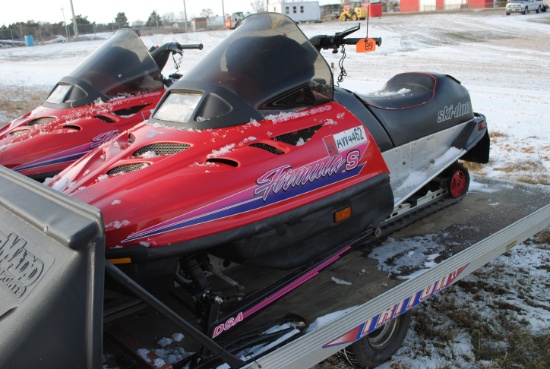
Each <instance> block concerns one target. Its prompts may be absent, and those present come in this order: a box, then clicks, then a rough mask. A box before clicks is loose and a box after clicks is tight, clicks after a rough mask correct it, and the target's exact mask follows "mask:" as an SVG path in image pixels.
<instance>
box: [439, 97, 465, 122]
mask: <svg viewBox="0 0 550 369" xmlns="http://www.w3.org/2000/svg"><path fill="white" fill-rule="evenodd" d="M471 111H472V109H471V107H470V103H469V102H467V103H466V104H463V103H458V104H457V105H456V107H455V106H454V105H451V106H445V107H444V108H443V109H442V110H440V111H439V112H438V113H437V123H443V122H446V121H448V120H450V119H453V118H458V117H462V116H464V115H467V114H470V112H471Z"/></svg>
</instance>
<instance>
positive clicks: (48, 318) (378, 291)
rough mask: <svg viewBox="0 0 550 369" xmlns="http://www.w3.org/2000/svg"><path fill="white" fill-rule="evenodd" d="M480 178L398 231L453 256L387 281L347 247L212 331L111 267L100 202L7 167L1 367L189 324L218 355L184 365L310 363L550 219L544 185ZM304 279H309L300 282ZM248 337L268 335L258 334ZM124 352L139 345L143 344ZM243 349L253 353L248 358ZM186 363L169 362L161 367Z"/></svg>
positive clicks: (99, 360) (53, 362) (194, 348)
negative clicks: (116, 288)
mask: <svg viewBox="0 0 550 369" xmlns="http://www.w3.org/2000/svg"><path fill="white" fill-rule="evenodd" d="M475 183H476V186H474V187H473V189H472V190H471V191H470V193H469V195H468V196H466V198H465V199H464V200H463V201H462V202H461V203H460V204H458V205H455V206H452V207H450V208H447V209H443V210H441V211H439V212H437V213H436V214H433V215H431V216H427V217H423V219H422V220H420V221H418V222H416V223H415V225H414V227H408V228H404V229H402V230H400V231H398V232H395V233H393V235H392V238H393V239H394V240H395V241H399V240H406V239H407V238H408V237H413V236H416V235H421V234H438V235H439V237H440V240H439V242H440V243H441V248H442V250H444V251H445V252H444V253H442V255H443V256H441V257H440V258H441V260H440V261H439V263H438V264H437V265H436V266H433V267H430V268H427V269H426V270H423V271H422V272H420V271H419V270H410V271H409V272H408V273H409V274H410V273H414V272H416V273H415V274H414V276H413V277H409V278H400V279H395V278H388V273H387V272H383V271H380V270H379V269H378V266H379V262H378V261H377V260H375V259H372V258H369V257H367V256H366V255H367V254H369V253H368V252H366V250H365V249H364V248H361V247H358V248H354V249H351V250H348V249H347V248H346V249H345V250H342V252H336V253H335V254H334V255H333V258H330V263H327V264H326V265H324V266H323V267H317V268H315V267H314V268H313V269H311V268H310V269H308V270H301V271H297V272H296V273H300V272H301V273H302V274H303V275H306V276H307V275H308V274H307V273H315V274H316V278H314V279H312V280H308V279H307V277H299V276H298V277H296V279H291V280H288V281H287V282H288V285H289V287H288V288H287V289H285V293H282V294H277V295H276V296H275V297H276V298H274V297H273V296H272V295H270V294H269V293H267V294H265V295H262V296H255V297H254V299H253V300H250V299H249V301H252V305H251V306H252V307H254V306H257V305H262V304H267V303H268V302H269V304H270V307H269V308H267V309H265V310H263V311H262V312H261V313H257V314H254V319H252V318H250V319H248V317H247V319H243V317H244V314H245V313H246V311H242V313H243V315H239V313H241V311H240V310H236V311H235V312H226V313H227V315H230V316H232V315H234V316H232V319H231V320H230V319H225V320H224V321H222V322H220V324H213V325H212V327H211V329H210V330H207V331H206V332H204V331H200V330H199V329H197V327H198V326H199V325H198V324H197V322H195V321H193V320H191V319H188V318H187V316H186V313H185V311H184V310H185V309H181V308H180V306H179V305H178V304H177V303H174V301H176V299H174V298H173V297H168V296H157V297H154V296H151V295H149V294H148V293H147V292H146V291H145V290H143V289H142V288H141V287H140V286H139V285H134V284H133V283H132V282H131V281H128V280H126V281H125V277H124V275H122V276H120V273H117V271H118V269H116V268H113V266H112V265H111V264H110V263H107V265H105V263H106V262H105V259H104V231H103V226H102V224H103V222H102V218H101V213H100V212H99V211H98V210H97V209H95V208H93V207H91V206H88V205H85V204H82V203H80V202H77V201H75V200H73V199H70V198H68V197H66V196H64V195H62V194H59V193H57V192H54V191H52V190H50V189H49V188H45V187H44V186H43V185H40V184H38V183H35V182H34V181H32V180H29V179H28V178H25V177H23V176H21V175H19V174H17V173H14V172H12V171H9V170H6V169H4V168H0V188H2V191H1V193H0V204H1V208H0V282H1V283H0V332H2V334H0V367H2V368H4V367H5V368H30V367H40V368H59V367H63V368H90V369H92V368H94V369H95V368H101V367H102V365H103V361H104V358H103V354H104V353H106V354H109V355H108V356H113V355H115V356H116V355H117V354H119V353H120V351H118V350H117V349H115V347H118V346H113V345H112V344H111V343H110V341H106V342H105V343H104V337H103V336H104V326H105V331H106V332H108V336H109V337H115V338H117V339H118V340H124V339H123V338H121V337H123V336H124V334H121V332H124V331H127V332H128V333H129V336H130V337H131V339H132V340H134V341H136V340H137V341H138V342H140V343H139V344H138V346H137V347H142V348H148V349H149V350H150V351H152V350H153V348H154V347H156V345H157V344H156V341H158V337H162V336H166V335H169V334H171V333H173V332H176V331H178V330H179V331H182V332H183V333H184V335H185V336H186V338H185V339H184V340H182V341H181V342H180V344H181V346H182V347H183V348H184V349H185V350H186V351H187V352H200V353H201V355H203V357H205V358H210V361H208V360H203V361H202V362H200V361H198V360H195V361H193V362H191V364H190V363H189V362H188V363H186V364H185V365H187V364H190V365H192V366H195V367H216V366H217V365H221V364H223V363H224V362H225V363H227V365H228V366H229V367H232V368H236V367H242V366H246V365H248V366H247V367H249V368H260V367H261V368H306V367H310V366H312V365H314V364H315V363H317V362H319V361H321V360H323V359H325V358H327V357H328V356H330V355H332V354H334V353H335V352H337V351H339V350H341V349H343V348H344V347H346V346H347V345H349V344H351V343H353V342H356V341H357V340H359V339H361V338H362V337H365V336H366V335H368V334H370V333H372V332H373V331H374V330H375V329H378V328H380V327H383V326H384V324H386V323H388V322H391V321H392V319H394V318H398V317H400V316H403V314H405V313H406V312H407V311H408V310H409V309H411V308H412V307H414V306H416V305H418V304H419V303H420V302H422V301H423V300H425V299H427V298H429V297H430V296H432V295H433V294H434V293H437V292H438V291H440V290H442V289H443V288H446V287H448V286H450V285H452V284H453V283H454V282H456V281H458V280H459V279H461V278H463V277H465V276H466V275H468V274H470V273H472V272H473V271H475V270H476V269H478V268H479V267H481V266H482V265H484V264H485V263H487V262H489V261H490V260H492V259H494V258H496V257H497V256H499V255H500V254H502V253H503V252H505V251H506V250H508V249H509V248H511V247H513V246H514V245H516V244H517V243H520V242H522V241H523V240H525V239H527V238H529V237H530V236H532V235H534V234H535V233H537V232H539V231H541V230H542V229H544V228H546V227H548V226H549V225H550V191H548V190H547V189H544V188H541V187H533V186H528V185H521V184H517V183H510V182H502V181H497V180H492V179H488V178H482V177H476V178H475ZM488 204H491V205H492V206H488ZM442 235H444V236H442ZM403 244H404V245H406V242H403ZM368 247H371V248H372V246H368ZM404 247H406V246H404ZM369 250H370V249H369ZM403 251H404V252H405V251H406V250H403ZM329 265H330V267H328V266H329ZM419 268H420V267H419ZM419 268H418V269H419ZM105 270H106V271H107V273H108V275H109V276H110V277H109V278H112V277H113V276H114V277H115V278H120V280H121V283H123V284H127V285H130V284H131V285H133V286H131V287H130V288H131V290H132V291H133V294H134V295H133V296H132V297H131V298H129V297H128V296H126V297H127V300H131V301H133V302H134V305H132V306H134V310H128V311H133V312H135V311H136V306H139V307H138V309H139V316H140V319H139V320H136V318H135V316H134V315H129V314H127V313H125V312H124V311H125V309H127V308H120V306H121V305H120V304H119V308H120V309H119V310H120V312H121V313H120V314H119V315H118V316H117V315H110V312H111V311H112V309H111V308H112V306H111V305H110V304H111V303H112V302H113V301H115V302H116V303H115V305H116V304H118V302H119V301H120V300H119V299H114V300H111V299H110V298H111V297H110V296H107V293H106V292H105V291H104V289H103V280H104V273H105ZM111 270H114V272H112V271H111ZM224 273H225V275H227V276H228V277H230V278H232V279H234V280H237V281H238V280H242V279H243V278H248V279H250V280H254V283H255V284H257V285H259V286H265V285H266V284H269V281H275V282H273V283H280V281H279V277H278V276H277V273H265V270H264V271H263V273H261V271H260V270H259V269H258V268H249V267H246V268H245V267H238V268H234V269H230V270H227V271H225V272H224ZM117 275H118V276H119V277H116V276H117ZM300 278H302V279H300ZM304 278H305V279H306V281H307V282H305V281H304V282H303V283H302V282H300V283H297V282H294V281H295V280H299V281H302V280H303V279H304ZM214 287H215V286H214ZM135 296H138V298H137V299H136V297H135ZM143 301H145V302H146V304H144V303H143ZM104 303H105V305H104ZM136 304H137V305H136ZM239 306H242V305H239ZM338 311H346V312H347V313H346V314H341V315H336V316H338V317H336V318H334V319H333V320H331V321H330V319H329V318H325V319H324V320H325V321H328V323H326V324H324V325H321V326H320V327H318V328H316V329H314V327H313V326H310V327H309V329H307V326H308V324H309V323H311V322H313V321H315V320H320V321H323V319H322V318H323V317H327V316H329V315H328V314H331V313H335V312H338ZM104 317H105V318H104ZM283 318H285V319H283ZM319 318H321V319H319ZM104 320H105V323H104ZM273 321H275V322H282V321H284V322H285V323H284V324H280V327H281V328H279V330H276V329H274V330H272V331H266V328H264V327H265V326H266V325H267V326H269V325H270V324H271V325H274V324H275V323H270V322H273ZM285 324H286V325H285ZM220 327H221V328H220ZM250 332H262V333H263V334H257V335H255V336H254V337H251V336H250ZM105 335H106V336H107V334H105ZM213 336H216V339H215V340H214V339H213V338H212V337H213ZM218 336H219V337H218ZM126 341H128V339H126ZM126 343H128V342H126ZM252 343H254V344H255V348H254V349H251V345H252ZM60 347H63V351H62V352H60V351H59V348H60ZM127 347H133V350H134V351H136V344H135V343H134V345H133V346H132V345H127ZM244 349H249V351H247V353H246V354H244V353H243V350H244ZM250 349H251V350H250ZM137 351H139V350H137ZM123 355H126V354H123ZM136 356H137V357H140V356H139V355H136ZM144 357H145V356H143V355H142V356H141V358H142V360H143V365H149V367H155V365H157V364H159V362H158V361H157V362H156V364H155V362H154V361H151V360H150V359H149V364H147V359H145V358H144ZM114 360H115V361H116V358H115V359H114ZM182 363H183V362H180V363H174V364H173V365H170V364H168V363H164V365H165V366H164V367H166V368H168V367H175V368H177V367H181V366H182V365H184V364H182ZM119 364H120V361H119ZM157 367H158V366H157Z"/></svg>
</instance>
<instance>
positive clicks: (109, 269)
mask: <svg viewBox="0 0 550 369" xmlns="http://www.w3.org/2000/svg"><path fill="white" fill-rule="evenodd" d="M105 272H106V273H108V274H109V275H110V276H111V277H112V278H114V279H115V280H116V281H118V282H119V283H120V284H121V285H123V286H124V287H126V288H127V289H128V290H129V291H131V292H133V293H135V294H136V295H137V296H138V297H139V298H141V299H142V300H143V301H145V302H146V303H147V304H149V305H150V306H151V307H152V308H153V309H155V310H157V311H158V312H159V313H161V314H162V315H164V316H165V317H166V318H168V319H170V320H171V321H172V322H173V323H174V324H176V325H177V326H179V327H180V328H181V329H182V330H183V331H184V332H185V333H187V334H188V335H189V336H191V337H193V338H194V339H196V340H197V341H198V342H199V343H200V344H201V345H203V347H204V348H206V349H207V350H208V351H210V352H211V353H212V354H213V355H215V356H216V357H219V358H221V359H222V360H223V361H224V362H225V363H227V364H228V365H229V366H230V367H231V368H232V369H236V368H241V367H242V366H244V364H245V363H244V362H243V361H242V360H240V359H238V358H236V357H235V356H233V355H232V354H230V353H229V352H227V351H225V349H224V348H223V347H221V346H220V345H218V344H217V343H216V342H214V341H213V340H212V339H210V338H209V337H208V336H206V335H205V334H203V333H202V332H201V331H200V330H198V329H197V328H195V327H193V326H192V325H191V324H190V323H189V322H187V321H186V320H185V319H182V318H181V317H180V316H179V315H178V314H176V312H174V311H173V310H172V309H170V308H169V307H168V306H166V305H165V304H164V303H163V302H162V301H160V300H159V299H157V298H156V297H155V296H153V295H152V294H150V293H149V292H148V291H146V290H145V289H144V288H143V287H141V286H140V285H139V284H137V283H136V282H135V281H134V280H133V279H132V278H130V277H128V276H127V275H126V274H124V272H122V271H121V270H120V269H118V268H117V267H115V266H114V265H113V264H111V263H110V262H109V261H107V260H106V261H105Z"/></svg>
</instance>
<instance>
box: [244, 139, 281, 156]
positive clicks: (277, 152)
mask: <svg viewBox="0 0 550 369" xmlns="http://www.w3.org/2000/svg"><path fill="white" fill-rule="evenodd" d="M249 146H252V147H257V148H258V149H262V150H266V151H269V152H270V153H272V154H275V155H282V154H284V153H285V152H284V151H282V150H279V149H278V148H276V147H274V146H271V145H268V144H265V143H261V142H260V143H253V144H250V145H249Z"/></svg>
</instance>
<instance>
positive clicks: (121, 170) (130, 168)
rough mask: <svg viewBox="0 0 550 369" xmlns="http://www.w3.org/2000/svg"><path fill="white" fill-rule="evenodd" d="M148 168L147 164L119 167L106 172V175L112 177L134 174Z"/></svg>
mask: <svg viewBox="0 0 550 369" xmlns="http://www.w3.org/2000/svg"><path fill="white" fill-rule="evenodd" d="M148 166H149V164H148V163H134V164H126V165H120V166H118V167H114V168H113V169H111V170H109V171H108V172H107V175H108V176H114V175H116V174H121V173H130V172H135V171H136V170H140V169H143V168H147V167H148Z"/></svg>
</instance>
